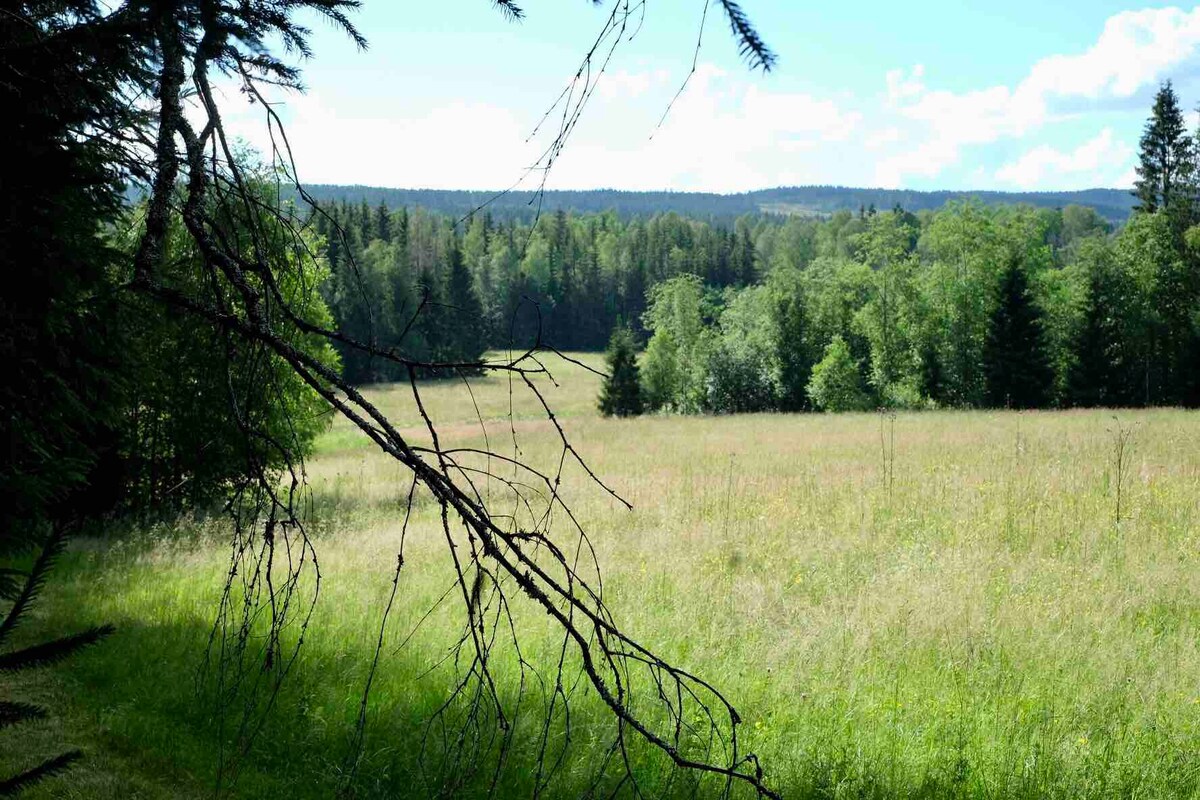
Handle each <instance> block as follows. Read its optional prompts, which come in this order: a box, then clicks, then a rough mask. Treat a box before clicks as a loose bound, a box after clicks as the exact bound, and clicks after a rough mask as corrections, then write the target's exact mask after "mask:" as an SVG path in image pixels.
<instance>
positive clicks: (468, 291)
mask: <svg viewBox="0 0 1200 800" xmlns="http://www.w3.org/2000/svg"><path fill="white" fill-rule="evenodd" d="M449 259H450V269H449V274H448V275H447V277H446V305H447V306H448V307H447V309H446V323H445V324H446V331H445V334H446V336H447V337H448V338H449V342H448V344H449V345H450V354H451V359H452V360H454V361H460V362H475V361H479V360H480V359H482V357H483V351H484V348H485V346H486V341H485V325H484V318H483V304H482V303H480V302H479V295H478V294H476V292H475V281H474V279H473V278H472V277H471V271H470V270H469V269H467V266H466V264H464V263H463V257H462V250H461V249H460V248H459V246H458V240H457V239H455V240H454V241H453V242H452V243H451V245H450V254H449Z"/></svg>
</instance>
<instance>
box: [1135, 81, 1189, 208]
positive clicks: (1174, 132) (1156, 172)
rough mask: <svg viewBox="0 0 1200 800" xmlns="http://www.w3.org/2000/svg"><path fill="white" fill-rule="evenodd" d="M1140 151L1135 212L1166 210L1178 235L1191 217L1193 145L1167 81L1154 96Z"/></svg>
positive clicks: (1171, 88) (1177, 102)
mask: <svg viewBox="0 0 1200 800" xmlns="http://www.w3.org/2000/svg"><path fill="white" fill-rule="evenodd" d="M1140 148H1141V149H1140V153H1139V159H1140V163H1139V165H1138V167H1137V174H1138V180H1137V182H1136V184H1135V185H1134V190H1133V193H1134V195H1135V196H1136V197H1137V198H1138V210H1140V211H1143V212H1145V213H1148V214H1152V213H1154V212H1156V211H1160V210H1161V211H1166V212H1167V213H1168V214H1169V215H1170V216H1171V219H1172V222H1173V223H1175V224H1176V225H1177V226H1178V227H1177V230H1178V231H1180V232H1182V231H1183V229H1184V228H1186V227H1187V225H1188V224H1189V223H1190V221H1191V219H1192V217H1193V214H1194V205H1195V200H1196V180H1197V175H1196V145H1195V142H1194V141H1193V139H1192V137H1191V136H1189V135H1188V132H1187V127H1186V125H1185V124H1184V119H1183V111H1182V110H1181V109H1180V107H1179V98H1178V96H1177V95H1176V94H1175V89H1174V88H1173V87H1172V86H1171V82H1170V81H1167V82H1165V83H1164V84H1163V85H1162V86H1161V87H1160V88H1159V90H1158V94H1157V95H1155V98H1154V107H1153V109H1152V110H1151V113H1150V119H1149V120H1147V121H1146V127H1145V130H1144V132H1143V133H1142V138H1141V142H1140Z"/></svg>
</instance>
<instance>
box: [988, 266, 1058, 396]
mask: <svg viewBox="0 0 1200 800" xmlns="http://www.w3.org/2000/svg"><path fill="white" fill-rule="evenodd" d="M983 367H984V376H985V380H986V383H987V403H988V405H990V406H992V407H994V408H1002V407H1013V408H1038V407H1040V406H1042V405H1044V404H1045V403H1046V399H1047V397H1048V395H1049V389H1050V382H1051V373H1050V367H1049V364H1048V360H1047V357H1046V348H1045V344H1044V343H1043V340H1042V318H1041V312H1040V311H1039V309H1038V308H1037V306H1036V305H1035V304H1034V302H1033V298H1032V297H1031V296H1030V292H1029V279H1028V277H1027V276H1026V274H1025V270H1024V268H1023V267H1022V265H1021V263H1020V261H1018V260H1017V259H1015V258H1014V259H1012V260H1010V261H1009V263H1008V265H1007V267H1006V268H1005V270H1004V273H1003V274H1002V275H1001V278H1000V297H999V302H998V303H997V305H996V309H995V311H994V312H993V313H992V319H991V325H990V327H989V329H988V336H987V341H986V343H985V344H984V352H983Z"/></svg>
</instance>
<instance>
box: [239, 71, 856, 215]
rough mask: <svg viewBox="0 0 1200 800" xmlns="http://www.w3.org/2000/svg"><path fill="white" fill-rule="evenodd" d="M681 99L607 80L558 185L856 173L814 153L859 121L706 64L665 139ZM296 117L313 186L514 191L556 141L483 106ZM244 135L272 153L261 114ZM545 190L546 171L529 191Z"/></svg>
mask: <svg viewBox="0 0 1200 800" xmlns="http://www.w3.org/2000/svg"><path fill="white" fill-rule="evenodd" d="M605 87H607V88H605ZM677 89H678V76H671V75H669V74H668V73H666V72H665V71H663V70H653V71H647V72H641V73H639V72H614V73H612V74H606V75H605V76H603V77H602V78H601V79H600V82H599V83H598V84H597V91H596V93H595V94H594V95H593V97H592V98H591V100H590V101H589V102H590V105H589V107H588V108H586V109H585V111H584V113H583V116H582V118H581V121H580V123H579V125H578V127H577V128H576V129H575V131H574V133H573V134H572V138H571V139H570V141H569V142H568V144H567V147H566V148H565V149H564V150H563V151H562V153H561V156H560V158H559V159H558V160H557V161H556V163H555V165H554V168H553V170H552V171H551V173H550V178H549V183H548V186H550V187H551V188H576V187H578V188H595V187H602V186H615V187H620V188H626V189H666V188H671V189H680V190H683V189H688V190H706V191H722V192H728V191H743V190H749V189H757V188H762V187H764V186H772V185H779V184H782V183H807V182H814V181H834V180H835V179H837V178H838V177H839V176H840V175H844V174H845V169H844V167H845V165H846V163H845V162H843V163H841V164H839V163H838V162H837V161H832V160H830V159H828V158H822V157H821V156H819V155H814V151H817V150H820V149H821V148H824V147H826V146H834V147H837V146H845V147H850V146H851V142H850V139H851V137H852V136H853V135H854V134H855V132H856V131H857V130H858V128H859V127H860V125H861V122H862V115H861V114H859V113H858V112H855V111H852V110H847V109H844V108H842V107H841V106H839V104H838V103H836V102H834V101H832V100H829V99H825V98H820V97H814V96H812V95H808V94H803V93H790V92H776V91H771V90H769V89H766V88H763V87H761V86H758V85H756V84H754V83H752V78H751V77H750V76H743V75H741V74H737V75H730V74H727V73H725V72H724V71H722V70H720V69H718V68H717V67H714V66H712V65H708V64H701V65H700V66H699V68H698V69H697V71H696V73H695V74H694V75H693V76H692V79H691V81H690V82H689V85H688V87H687V89H686V90H685V91H684V93H683V94H682V95H681V96H680V97H679V99H678V101H677V102H676V104H675V105H674V107H673V108H672V109H671V111H670V113H669V114H668V115H667V117H666V119H665V121H664V122H663V124H662V127H661V128H657V129H656V125H657V123H658V121H659V118H660V117H661V116H662V113H663V111H664V109H666V108H667V104H668V102H669V101H670V99H671V97H672V96H673V95H674V93H675V92H676V90H677ZM230 101H231V104H232V105H236V104H237V103H238V100H237V99H236V98H233V97H231V98H230ZM347 105H348V104H347ZM285 108H286V118H287V123H288V135H289V138H290V140H291V142H292V146H293V149H294V151H295V153H296V158H297V163H298V164H299V165H300V170H301V175H300V177H301V179H302V180H305V181H307V182H310V183H320V182H337V183H364V184H371V185H387V186H414V187H425V188H481V189H482V188H497V187H504V186H510V185H512V183H513V182H514V181H516V180H517V179H518V178H520V177H521V175H522V174H523V173H524V170H525V168H526V167H528V166H530V165H531V164H533V163H534V162H535V161H536V160H537V158H538V156H540V155H541V153H542V151H543V149H544V148H545V147H546V146H547V145H548V143H549V140H550V138H551V137H552V136H553V135H554V134H555V133H556V124H555V121H554V119H551V121H550V124H549V125H548V126H547V128H546V130H544V131H543V132H542V133H541V134H540V135H539V136H538V137H536V138H535V139H534V140H533V141H527V137H528V135H529V133H530V131H531V129H532V127H533V124H534V123H536V122H537V120H536V119H529V120H523V119H518V117H517V116H516V115H515V114H513V113H512V112H510V111H508V110H506V109H503V108H500V107H498V106H494V105H489V104H479V103H450V104H446V105H442V106H437V107H434V108H431V109H424V110H416V109H412V110H409V109H402V108H389V109H386V110H385V109H372V108H369V107H362V108H358V109H356V110H351V109H349V108H347V107H344V106H343V105H342V104H341V103H340V101H339V103H338V104H335V103H333V102H332V101H329V102H326V98H324V97H323V96H321V95H319V94H311V95H306V96H289V97H288V98H287V103H286V106H285ZM231 128H233V129H234V130H236V131H237V132H238V133H239V134H240V135H242V136H243V137H244V138H246V139H248V140H250V141H251V143H253V144H255V145H257V146H258V147H260V149H261V148H263V147H265V146H266V145H267V144H268V142H267V141H266V137H265V129H264V128H263V126H262V125H261V122H260V117H259V116H258V115H256V114H253V113H252V114H251V116H248V117H246V118H245V119H244V120H243V119H242V118H241V117H238V122H237V124H236V125H231ZM651 134H653V136H651ZM537 180H539V176H538V174H534V175H532V176H531V177H530V179H529V181H528V183H527V185H528V186H536V181H537Z"/></svg>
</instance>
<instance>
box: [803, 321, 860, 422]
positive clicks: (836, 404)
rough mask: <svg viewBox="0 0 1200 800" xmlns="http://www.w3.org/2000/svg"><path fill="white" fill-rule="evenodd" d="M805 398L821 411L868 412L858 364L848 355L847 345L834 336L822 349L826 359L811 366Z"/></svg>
mask: <svg viewBox="0 0 1200 800" xmlns="http://www.w3.org/2000/svg"><path fill="white" fill-rule="evenodd" d="M808 396H809V398H810V399H811V400H812V401H813V405H814V406H816V407H817V408H819V409H821V410H822V411H835V412H836V411H867V410H869V409H870V408H871V398H870V396H869V395H868V394H867V392H866V390H865V388H864V387H863V380H862V373H861V372H860V370H859V366H858V362H856V361H855V360H854V357H853V356H851V355H850V346H849V345H847V344H846V340H845V339H843V338H842V337H841V336H834V337H833V339H832V341H830V342H829V345H828V346H827V347H826V348H825V356H824V358H822V359H821V360H820V362H818V363H817V365H816V366H815V367H813V371H812V379H811V380H810V381H809V382H808Z"/></svg>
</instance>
